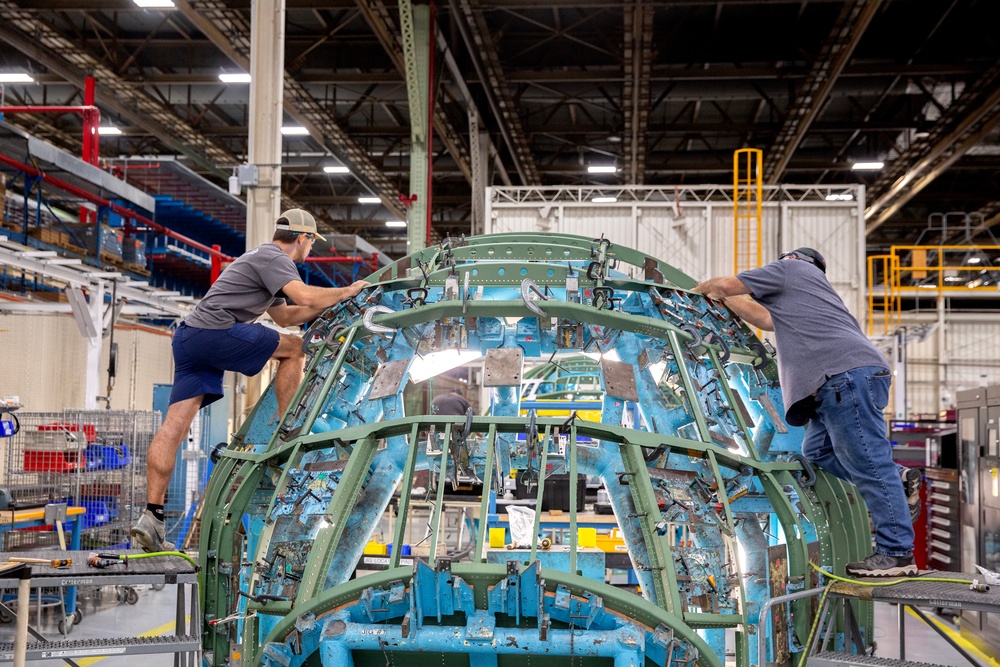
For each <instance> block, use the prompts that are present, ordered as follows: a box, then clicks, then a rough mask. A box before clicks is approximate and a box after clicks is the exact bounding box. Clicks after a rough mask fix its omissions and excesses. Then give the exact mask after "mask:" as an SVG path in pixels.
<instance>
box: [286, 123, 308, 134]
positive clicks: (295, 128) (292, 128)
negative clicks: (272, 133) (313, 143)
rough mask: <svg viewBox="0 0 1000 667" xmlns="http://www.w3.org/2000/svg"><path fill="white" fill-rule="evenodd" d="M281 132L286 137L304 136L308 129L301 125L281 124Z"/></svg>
mask: <svg viewBox="0 0 1000 667" xmlns="http://www.w3.org/2000/svg"><path fill="white" fill-rule="evenodd" d="M281 133H282V134H283V135H285V136H286V137H304V136H306V135H307V134H309V130H307V129H306V128H304V127H302V126H301V125H283V126H282V127H281Z"/></svg>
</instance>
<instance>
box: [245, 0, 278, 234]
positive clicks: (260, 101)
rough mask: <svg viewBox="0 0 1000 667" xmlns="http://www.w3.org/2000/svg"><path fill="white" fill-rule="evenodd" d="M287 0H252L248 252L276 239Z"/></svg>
mask: <svg viewBox="0 0 1000 667" xmlns="http://www.w3.org/2000/svg"><path fill="white" fill-rule="evenodd" d="M284 76H285V0H253V1H252V2H251V3H250V120H249V122H250V155H249V162H250V164H251V165H255V166H256V167H257V184H256V185H250V186H249V187H248V188H247V250H250V249H251V248H256V247H257V246H259V245H261V244H262V243H267V242H268V241H270V240H271V236H272V235H273V233H274V221H275V220H277V219H278V215H279V214H280V213H281V209H280V206H281V121H282V110H281V104H282V91H283V90H284V80H285V79H284Z"/></svg>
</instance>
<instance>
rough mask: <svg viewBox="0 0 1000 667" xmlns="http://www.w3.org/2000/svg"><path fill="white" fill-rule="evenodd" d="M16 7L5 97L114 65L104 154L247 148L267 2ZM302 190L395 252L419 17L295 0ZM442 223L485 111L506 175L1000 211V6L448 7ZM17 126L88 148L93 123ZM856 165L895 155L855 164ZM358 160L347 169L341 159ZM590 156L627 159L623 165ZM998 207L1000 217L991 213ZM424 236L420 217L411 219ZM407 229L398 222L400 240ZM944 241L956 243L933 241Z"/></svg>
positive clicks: (904, 216) (883, 236)
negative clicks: (407, 76)
mask: <svg viewBox="0 0 1000 667" xmlns="http://www.w3.org/2000/svg"><path fill="white" fill-rule="evenodd" d="M174 2H175V5H176V6H175V7H174V8H172V9H142V8H139V7H138V6H136V4H135V3H134V2H133V0H0V43H2V44H3V45H4V48H2V49H0V71H29V72H30V73H31V74H32V76H33V77H34V78H35V80H36V83H35V84H31V85H7V86H6V90H5V98H6V103H7V104H49V105H70V104H80V103H81V102H82V92H81V89H82V85H83V78H84V76H85V75H87V74H92V75H94V76H95V77H96V78H97V85H98V87H97V104H98V106H99V107H100V108H101V112H102V123H104V124H114V125H115V126H117V127H119V128H120V129H121V131H122V133H121V135H118V136H113V137H109V136H105V137H102V145H101V152H102V156H103V157H104V158H107V159H116V158H124V157H130V156H149V155H154V156H178V157H179V158H180V159H183V160H186V161H187V164H188V165H189V166H190V167H191V168H192V169H195V170H196V171H199V172H201V173H203V174H204V175H205V176H206V177H208V178H210V179H213V180H215V181H216V182H218V183H224V180H225V178H226V177H227V176H228V175H229V174H230V173H231V170H232V167H233V165H234V164H237V163H239V162H242V161H243V160H245V159H246V154H247V143H248V140H247V132H248V111H247V108H248V99H249V86H248V85H247V84H226V83H222V82H221V81H220V80H219V75H220V73H240V72H245V71H247V61H248V56H249V43H250V19H249V13H250V2H249V0H174ZM286 8H287V24H286V53H285V72H286V80H285V88H284V96H285V111H286V118H285V123H286V124H287V125H298V124H301V122H302V119H306V120H308V122H309V123H310V124H312V126H313V127H315V128H319V130H320V131H321V132H320V133H321V135H322V136H319V134H320V133H317V135H315V136H286V137H285V138H284V141H283V149H284V151H285V157H284V160H283V163H284V168H283V186H284V188H283V194H284V198H285V200H286V201H287V202H295V203H296V204H298V205H301V206H303V207H306V208H309V209H311V210H313V211H314V212H316V213H318V214H320V215H321V217H322V218H324V220H325V221H326V222H327V226H328V227H329V228H331V229H335V230H337V231H339V232H343V233H358V234H360V235H361V236H363V237H365V238H368V239H370V240H372V242H374V243H376V245H378V246H379V247H381V248H382V249H383V250H384V251H386V252H388V253H390V254H395V255H398V254H401V253H402V252H403V250H404V248H405V237H404V236H402V235H400V234H399V232H400V230H399V229H394V228H387V227H386V226H385V224H384V223H385V221H386V220H387V219H392V218H396V217H398V215H399V213H400V210H399V209H400V207H398V206H397V207H395V208H396V210H391V209H387V208H385V207H384V206H382V205H371V204H358V202H357V198H358V197H359V196H361V195H373V194H374V195H382V196H383V197H384V198H385V199H387V200H388V201H391V202H394V201H396V199H397V195H398V193H401V192H407V191H408V182H409V177H408V174H409V145H410V129H409V112H408V105H407V95H406V84H405V81H404V77H403V73H402V71H403V56H402V53H403V52H402V46H401V40H400V37H399V33H400V30H399V11H398V7H397V5H396V4H395V3H389V2H384V1H383V0H356V1H349V0H286ZM433 11H434V13H435V22H436V26H437V30H436V34H435V43H436V51H435V58H434V90H435V113H434V151H433V152H434V158H433V162H432V164H433V187H434V198H433V221H434V228H435V232H436V233H438V234H441V235H445V234H449V233H459V232H468V231H469V228H470V221H471V210H472V207H471V205H470V199H471V180H472V177H471V173H472V166H471V160H472V158H471V157H470V156H471V155H472V154H474V151H473V147H472V146H471V145H470V139H469V136H470V135H469V125H470V109H473V110H475V112H476V114H477V115H478V124H479V127H480V129H481V130H484V131H485V132H486V133H487V134H488V136H489V140H490V144H491V145H492V147H493V149H492V150H494V151H495V157H493V158H492V159H490V160H488V164H489V173H488V174H487V177H486V184H487V185H489V184H496V185H500V184H505V183H509V184H513V185H564V184H569V185H573V184H607V185H619V184H646V185H691V184H698V183H729V182H731V181H732V162H733V160H732V154H733V151H734V150H735V149H738V148H741V147H755V148H761V149H763V150H764V166H765V168H764V177H765V182H768V183H781V182H787V183H797V184H812V183H820V184H841V183H851V184H856V183H863V184H865V185H866V186H867V202H866V223H867V227H868V231H869V244H870V247H872V248H879V247H883V246H886V245H888V244H890V243H893V242H905V241H913V240H915V239H916V238H917V237H919V236H920V233H921V232H922V231H923V230H924V229H925V228H926V226H927V222H928V219H929V216H931V215H932V214H935V213H945V212H953V211H964V212H972V211H980V212H981V214H982V215H981V216H976V217H974V218H973V220H974V221H976V225H975V228H976V229H974V230H973V231H977V230H978V228H979V227H982V226H986V227H988V226H991V225H993V224H995V223H1000V194H998V193H1000V133H998V126H1000V37H998V35H997V32H996V29H995V26H996V25H997V24H998V20H1000V3H997V2H994V1H993V0H978V1H976V0H947V1H945V0H934V1H933V2H928V1H926V0H853V1H850V2H843V1H835V0H811V1H798V2H790V1H789V2H785V1H781V0H755V1H754V2H750V1H747V0H720V1H708V0H682V1H680V2H649V1H645V0H634V1H631V2H629V1H625V2H611V1H593V2H568V1H563V0H499V1H495V2H485V1H481V0H438V1H437V3H436V4H435V5H434V8H433ZM7 120H9V121H12V122H14V123H15V124H17V125H19V126H20V127H22V128H25V129H28V130H30V131H31V132H33V133H34V134H36V135H39V136H41V137H43V138H46V139H48V140H49V141H52V142H54V143H57V144H59V145H61V146H63V147H65V148H68V149H71V150H79V146H80V125H79V123H80V121H79V118H78V117H77V116H74V115H70V114H67V115H65V116H26V115H20V116H15V115H8V118H7ZM859 161H881V162H884V163H885V166H884V168H882V169H881V170H878V171H859V170H856V169H853V168H852V167H853V165H854V164H855V163H856V162H859ZM337 165H345V166H348V167H349V169H350V173H349V174H346V175H345V174H335V173H334V174H331V173H326V172H324V169H323V168H324V167H329V166H337ZM592 165H614V166H615V167H616V168H617V170H616V171H615V172H614V173H608V174H592V173H588V170H587V168H588V167H589V166H592ZM980 220H981V221H982V224H980ZM403 232H404V234H405V230H403ZM393 235H395V236H393ZM935 241H936V239H935Z"/></svg>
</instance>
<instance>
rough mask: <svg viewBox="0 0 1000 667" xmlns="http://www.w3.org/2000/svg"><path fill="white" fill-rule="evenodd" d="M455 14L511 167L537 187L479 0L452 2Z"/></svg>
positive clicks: (527, 147) (530, 157)
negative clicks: (507, 152)
mask: <svg viewBox="0 0 1000 667" xmlns="http://www.w3.org/2000/svg"><path fill="white" fill-rule="evenodd" d="M450 6H451V9H452V12H453V13H454V15H455V25H456V26H457V27H458V31H459V33H460V34H461V35H462V41H463V42H465V48H466V50H467V51H468V54H469V58H470V59H471V60H472V63H473V66H474V67H475V69H476V74H477V75H478V77H479V81H480V83H481V84H482V86H483V92H484V94H485V95H486V99H487V101H488V102H489V105H490V110H491V111H492V112H493V116H494V118H495V119H496V122H497V123H498V124H499V126H500V134H501V135H502V136H503V139H504V143H505V144H506V145H507V148H508V150H509V151H510V154H511V158H512V159H513V161H514V168H515V169H516V170H517V173H518V175H519V176H520V177H521V183H522V185H539V184H540V183H541V180H540V179H539V176H538V168H537V166H536V165H535V158H534V156H533V155H532V154H531V147H530V145H529V143H528V139H527V137H526V135H525V132H524V129H523V128H522V127H521V118H520V116H519V115H518V113H517V104H516V103H515V101H514V97H513V96H512V95H511V93H510V88H509V87H508V84H507V80H506V78H505V76H504V72H503V67H502V66H501V65H500V57H499V55H498V52H497V46H496V44H495V43H494V42H493V37H492V35H490V31H489V27H488V26H487V25H486V19H485V18H484V17H483V12H482V9H481V8H480V6H479V2H478V0H451V2H450Z"/></svg>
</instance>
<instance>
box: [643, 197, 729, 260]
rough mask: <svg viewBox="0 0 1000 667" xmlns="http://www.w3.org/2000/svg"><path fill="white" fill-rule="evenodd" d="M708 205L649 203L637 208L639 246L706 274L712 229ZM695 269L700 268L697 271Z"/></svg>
mask: <svg viewBox="0 0 1000 667" xmlns="http://www.w3.org/2000/svg"><path fill="white" fill-rule="evenodd" d="M707 215H708V207H706V206H704V205H695V206H682V207H681V209H680V213H679V214H678V212H677V210H676V209H674V208H672V207H648V208H642V209H639V210H638V215H637V216H636V217H637V221H636V245H635V247H636V249H641V250H642V252H645V253H647V254H649V255H652V256H653V257H656V258H657V259H660V260H663V261H664V262H666V263H667V264H670V265H671V266H675V267H677V268H679V269H680V270H681V271H684V272H685V273H687V274H688V275H690V276H692V277H693V278H701V277H704V276H702V275H701V273H702V272H701V270H700V269H701V268H702V267H705V265H706V262H707V259H708V253H709V250H710V248H711V243H712V235H713V230H712V228H711V225H709V224H707V222H706V216H707ZM694 269H698V270H697V271H695V270H694Z"/></svg>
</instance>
